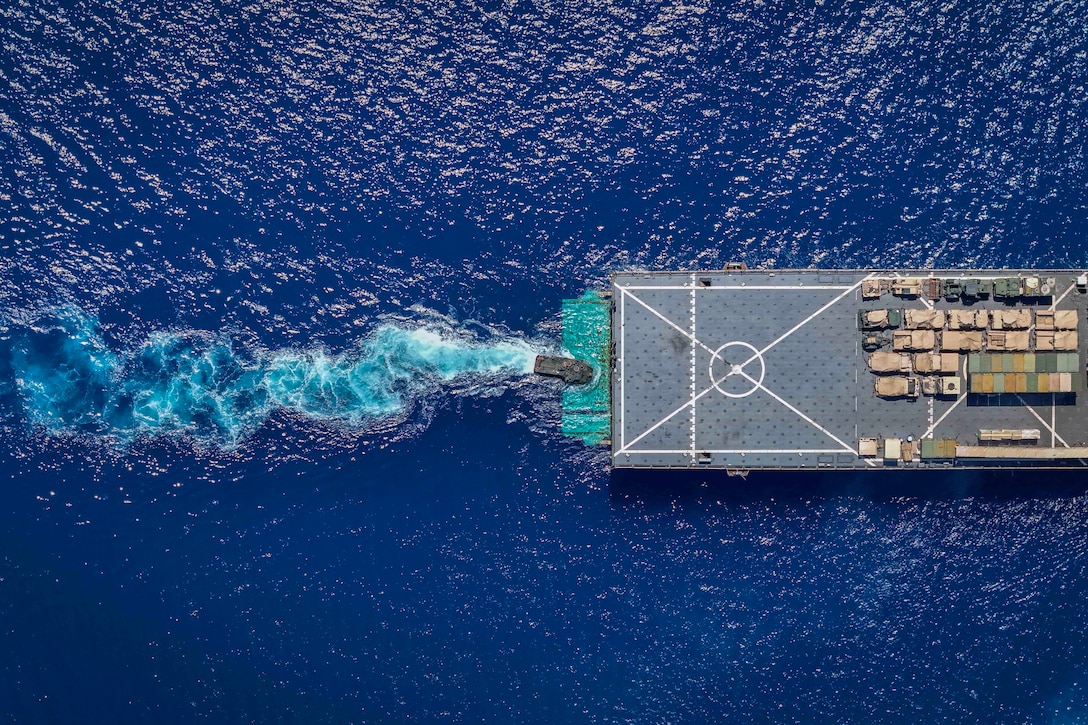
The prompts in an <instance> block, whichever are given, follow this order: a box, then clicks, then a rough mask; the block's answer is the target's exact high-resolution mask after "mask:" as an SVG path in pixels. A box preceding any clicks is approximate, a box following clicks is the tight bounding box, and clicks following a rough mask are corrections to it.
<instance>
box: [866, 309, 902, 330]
mask: <svg viewBox="0 0 1088 725" xmlns="http://www.w3.org/2000/svg"><path fill="white" fill-rule="evenodd" d="M901 324H903V311H902V310H860V311H859V312H858V328H859V329H862V330H887V329H889V328H893V327H899V326H900V325H901Z"/></svg>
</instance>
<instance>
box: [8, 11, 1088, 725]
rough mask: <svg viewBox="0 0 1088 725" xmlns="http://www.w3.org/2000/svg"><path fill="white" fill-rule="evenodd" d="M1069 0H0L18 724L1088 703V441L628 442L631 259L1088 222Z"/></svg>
mask: <svg viewBox="0 0 1088 725" xmlns="http://www.w3.org/2000/svg"><path fill="white" fill-rule="evenodd" d="M1086 5H1088V4H1086V3H1085V2H1082V1H1081V2H1066V1H1062V2H1058V1H1056V0H1042V1H1040V2H1024V1H1020V0H1012V1H1010V2H986V1H984V0H949V1H948V2H936V1H932V2H890V1H888V0H874V1H873V2H849V1H847V2H820V1H819V0H817V1H816V2H811V1H810V2H804V3H794V2H787V3H768V2H762V1H760V0H739V1H737V2H707V1H706V0H692V1H691V2H641V1H637V0H631V1H627V2H622V1H621V2H617V1H616V0H591V1H589V2H558V1H555V0H486V1H484V2H474V1H471V0H470V1H468V2H464V1H461V0H455V1H454V2H447V1H446V0H438V1H437V2H426V3H423V2H410V1H408V2H382V1H381V0H377V1H372V0H349V1H346V2H341V1H339V0H322V1H319V2H314V1H310V0H300V1H298V2H286V1H279V2H277V1H274V0H252V1H248V0H247V1H246V2H233V1H232V0H188V1H186V2H177V1H174V0H124V1H123V2H122V1H121V0H86V1H77V0H68V1H66V2H57V1H56V0H34V1H33V2H31V1H30V0H10V1H9V2H6V3H4V4H3V5H2V7H0V431H2V437H0V486H2V493H0V721H2V722H5V723H8V722H10V723H18V724H21V723H34V724H35V725H40V724H46V723H80V724H87V725H90V724H99V723H101V724H103V725H106V724H110V725H116V724H122V723H192V722H204V723H224V724H226V723H242V722H260V723H264V722H273V723H307V724H310V723H379V722H408V721H411V722H427V723H431V722H451V723H483V722H487V723H551V722H564V723H665V722H670V723H709V722H721V721H725V722H739V723H856V722H881V723H911V724H914V723H929V722H965V723H966V722H971V723H1074V722H1086V721H1088V479H1086V478H1084V477H1082V476H1081V475H1080V474H1076V475H1069V476H1063V477H1054V476H1051V475H1046V476H1040V475H1035V474H1021V475H1012V474H1002V475H991V476H981V475H978V474H959V475H955V476H943V477H942V476H936V477H930V478H925V479H922V478H918V477H906V478H903V477H887V476H882V477H879V478H876V477H872V476H853V475H836V476H831V475H827V476H818V477H817V476H795V475H791V476H771V475H764V476H752V477H750V478H749V479H748V481H747V482H740V481H738V480H735V479H728V480H727V479H723V478H717V477H707V478H706V480H703V479H701V478H694V479H693V478H688V477H680V478H677V477H674V476H664V475H661V476H636V477H631V476H628V477H624V478H613V479H610V476H609V471H608V456H607V453H606V451H605V450H604V449H590V448H586V447H584V446H582V444H581V443H579V442H575V441H572V440H568V439H564V438H563V437H562V436H561V435H560V434H559V432H558V422H559V417H560V410H559V396H560V388H559V386H557V385H556V384H552V383H550V382H544V383H541V382H538V381H537V380H534V379H532V377H531V376H530V375H527V374H526V371H527V369H528V367H529V366H530V365H531V360H532V356H533V355H534V354H536V352H537V351H542V350H543V351H554V350H557V349H558V347H559V344H560V342H559V341H560V322H559V314H558V310H559V307H560V302H561V300H562V299H563V298H564V297H574V296H578V295H580V294H581V293H582V291H583V290H584V289H585V288H587V287H593V286H599V285H601V284H603V283H604V281H605V280H606V279H607V274H608V273H609V272H610V271H611V270H613V269H630V268H650V269H658V268H665V269H673V268H687V267H692V266H698V267H714V266H720V265H721V264H722V263H724V262H726V261H728V260H732V259H743V260H745V261H747V262H748V264H749V265H753V266H765V267H790V266H809V265H821V266H832V267H835V266H841V267H852V266H872V265H938V266H949V267H957V266H965V265H982V266H990V265H994V266H1004V265H1010V266H1040V267H1064V266H1071V267H1082V266H1084V265H1086V264H1088V241H1086V234H1088V224H1086V211H1088V173H1086V169H1085V152H1086V140H1088V106H1086V99H1088V91H1086V86H1088V6H1086Z"/></svg>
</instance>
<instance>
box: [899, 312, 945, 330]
mask: <svg viewBox="0 0 1088 725" xmlns="http://www.w3.org/2000/svg"><path fill="white" fill-rule="evenodd" d="M904 312H905V313H906V318H907V321H906V323H907V324H906V327H907V329H908V330H940V329H942V328H943V327H944V311H943V310H904Z"/></svg>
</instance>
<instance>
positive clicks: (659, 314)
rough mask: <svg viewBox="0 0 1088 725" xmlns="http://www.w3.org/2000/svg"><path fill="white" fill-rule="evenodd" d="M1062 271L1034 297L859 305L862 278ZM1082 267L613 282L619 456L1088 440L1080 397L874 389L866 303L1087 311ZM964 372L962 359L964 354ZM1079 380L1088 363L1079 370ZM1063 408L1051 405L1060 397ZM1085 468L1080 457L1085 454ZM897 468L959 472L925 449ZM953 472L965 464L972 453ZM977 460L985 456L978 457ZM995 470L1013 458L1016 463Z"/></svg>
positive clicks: (851, 459) (646, 462)
mask: <svg viewBox="0 0 1088 725" xmlns="http://www.w3.org/2000/svg"><path fill="white" fill-rule="evenodd" d="M1018 274H1019V275H1024V276H1028V275H1036V276H1048V277H1055V278H1056V285H1055V292H1054V294H1053V296H1052V297H1050V298H1048V299H1045V300H1040V301H1039V302H1040V303H1039V304H1028V303H1026V302H1025V301H1024V300H1022V299H1021V300H1019V301H1018V302H1017V303H1016V304H1014V305H1010V304H1006V303H1004V302H1003V301H1001V300H994V299H992V298H991V299H985V300H980V301H977V302H975V303H973V304H970V305H968V304H965V303H964V302H963V301H960V300H957V301H955V302H947V301H945V300H943V299H941V300H935V301H934V300H929V299H927V298H925V297H921V298H914V299H909V298H900V297H895V296H893V295H891V294H890V293H888V294H884V295H883V296H882V297H881V298H880V299H878V300H863V299H862V295H861V291H860V287H861V284H862V281H863V280H865V279H875V278H881V279H885V280H891V279H894V278H897V277H918V278H922V279H929V278H931V277H936V278H942V279H953V278H954V279H979V278H990V279H993V278H996V277H1010V276H1016V275H1018ZM1077 274H1079V273H1078V272H1070V271H1068V270H1066V271H1018V270H1001V271H994V270H987V271H967V270H955V271H916V270H894V271H871V270H862V271H855V270H848V271H818V270H799V271H736V272H696V273H686V272H685V273H675V272H662V273H623V274H616V275H614V276H613V279H612V291H613V303H614V311H613V316H612V339H613V343H614V345H615V353H614V354H615V360H614V377H613V383H612V384H613V391H612V392H613V395H612V418H613V420H612V456H613V465H614V466H616V467H685V468H686V467H711V468H740V469H759V468H818V467H827V468H836V467H837V468H874V467H882V466H884V465H885V462H884V459H883V457H882V456H878V457H876V458H872V459H864V458H861V457H860V456H859V451H858V440H859V438H863V437H877V438H880V439H888V438H899V439H902V440H904V441H905V440H907V439H908V437H911V438H913V439H914V440H920V439H923V438H955V439H957V440H958V441H959V443H960V444H961V445H976V444H977V442H978V431H979V430H980V429H1040V430H1041V434H1042V435H1041V438H1040V440H1039V441H1038V443H1037V444H1036V445H1039V446H1054V447H1057V446H1061V447H1068V446H1073V447H1076V446H1078V445H1085V444H1086V443H1088V420H1086V418H1088V416H1086V415H1085V413H1086V410H1085V408H1086V405H1085V399H1086V398H1088V395H1086V394H1085V393H1083V392H1081V393H1080V394H1079V395H1073V396H1072V397H1070V396H1066V397H1065V398H1064V401H1065V402H1066V403H1068V402H1069V401H1070V400H1072V401H1074V402H1073V404H1059V403H1060V402H1061V401H1059V400H1058V399H1057V398H1052V397H1051V396H1049V395H1047V396H1040V395H1033V396H1019V397H1011V396H1001V397H1000V398H998V397H993V396H978V395H970V396H969V395H968V394H967V392H966V391H967V380H966V377H965V369H964V370H961V372H960V377H961V378H963V390H964V393H963V394H961V395H958V396H951V397H947V398H940V397H933V396H919V397H918V398H917V399H914V400H910V399H897V400H886V399H882V398H878V397H876V395H875V394H874V392H873V382H874V379H875V376H874V374H873V373H871V372H870V371H869V370H868V368H867V365H866V358H867V353H866V352H865V351H863V350H862V341H863V338H864V335H863V333H861V332H860V331H859V330H858V312H859V310H863V309H881V308H893V309H922V308H927V307H934V308H936V309H963V308H968V309H990V308H993V309H1010V308H1015V307H1031V308H1033V309H1035V310H1045V309H1053V308H1057V309H1077V310H1079V311H1080V312H1079V317H1080V327H1081V329H1080V330H1079V339H1080V343H1079V344H1080V349H1079V350H1078V351H1077V352H1078V353H1079V355H1080V357H1079V359H1080V360H1081V361H1083V360H1084V359H1085V358H1084V338H1085V334H1084V329H1083V327H1084V308H1085V305H1086V304H1088V299H1086V297H1088V295H1084V294H1081V293H1079V292H1077V291H1076V290H1075V285H1074V281H1075V279H1076V276H1077ZM962 360H963V363H964V368H965V367H966V355H964V356H963V357H962ZM1074 374H1075V375H1077V376H1079V377H1080V378H1081V381H1080V387H1081V388H1083V387H1084V385H1083V378H1084V367H1083V362H1082V363H1081V364H1080V365H1079V366H1078V371H1077V372H1076V373H1074ZM1052 403H1053V404H1052ZM1074 463H1076V462H1075V461H1074ZM896 465H898V466H900V467H920V466H927V465H940V466H948V465H952V464H950V463H949V462H939V463H936V462H927V461H921V460H919V457H918V456H915V460H914V461H912V462H906V463H904V462H902V461H899V462H897V464H896ZM956 465H964V462H960V463H957V464H956ZM969 465H972V466H980V465H988V464H987V462H986V461H979V460H974V459H972V461H971V462H970V464H969ZM989 465H997V466H1008V465H1014V464H1013V463H1010V462H1009V461H1007V460H1006V461H1004V462H996V461H995V462H992V463H990V464H989Z"/></svg>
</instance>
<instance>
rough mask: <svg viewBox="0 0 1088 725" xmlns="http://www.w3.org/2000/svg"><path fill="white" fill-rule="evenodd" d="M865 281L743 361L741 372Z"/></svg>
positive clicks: (857, 283)
mask: <svg viewBox="0 0 1088 725" xmlns="http://www.w3.org/2000/svg"><path fill="white" fill-rule="evenodd" d="M867 279H869V277H867V276H866V277H862V278H861V279H859V280H858V281H857V282H855V283H854V284H852V285H850V286H849V287H847V288H846V291H845V292H843V293H842V294H841V295H839V296H838V297H836V298H835V299H833V300H831V301H830V302H828V303H827V304H826V305H824V306H823V307H821V308H820V309H818V310H816V311H815V312H813V313H812V314H811V315H809V316H808V317H806V318H805V319H803V320H801V321H800V322H798V323H797V324H796V325H794V326H793V327H791V328H790V329H789V330H787V331H786V332H785V333H783V334H782V335H781V336H780V337H779V338H778V339H777V340H775V341H774V342H772V343H771V344H769V345H767V347H765V348H763V349H762V350H760V351H759V352H758V353H757V354H755V355H753V356H752V357H750V358H748V359H747V360H745V361H744V362H743V363H741V365H740V367H741V369H742V370H743V369H744V368H746V367H747V366H748V364H749V363H751V362H752V361H754V360H756V359H758V358H759V357H760V356H761V355H764V354H765V353H766V352H767V351H768V350H770V349H771V348H772V347H774V346H775V345H777V344H778V343H780V342H782V341H783V340H785V339H786V338H787V337H789V336H790V335H792V334H793V333H795V332H797V331H798V330H800V329H801V328H802V327H804V326H805V325H807V324H808V323H810V322H812V321H813V320H814V319H816V318H817V317H819V316H820V315H822V314H823V313H824V312H825V311H827V310H828V309H829V308H830V307H832V306H833V305H835V304H836V303H838V302H839V301H840V300H842V298H843V297H846V296H847V295H848V294H850V293H851V292H853V291H854V290H856V289H857V288H858V287H860V286H861V283H862V282H864V281H865V280H867ZM745 377H748V376H747V375H745Z"/></svg>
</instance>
